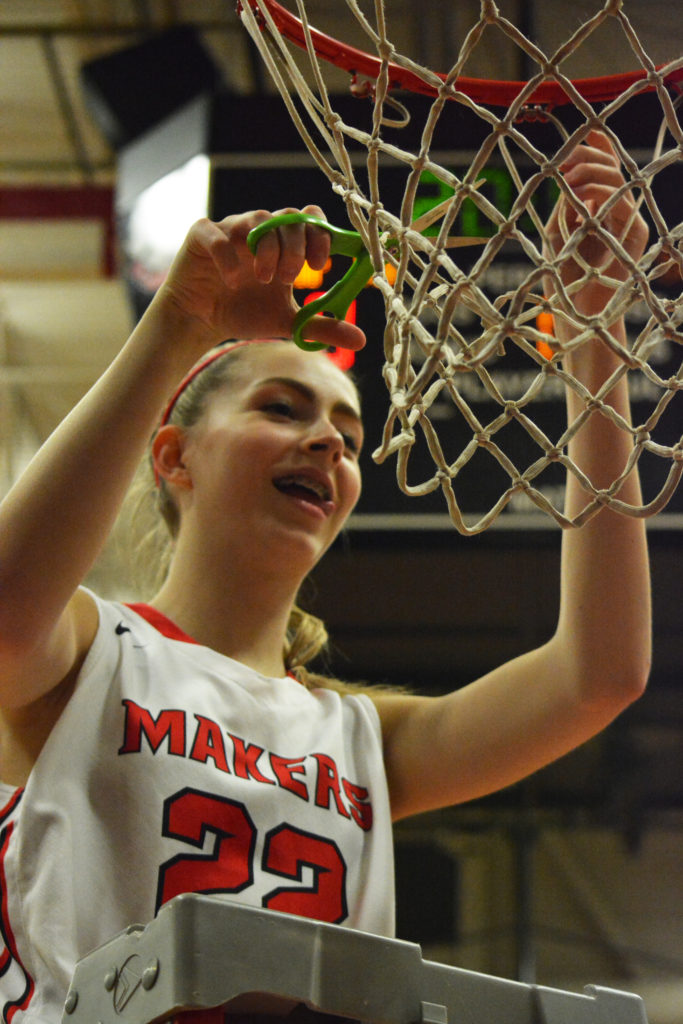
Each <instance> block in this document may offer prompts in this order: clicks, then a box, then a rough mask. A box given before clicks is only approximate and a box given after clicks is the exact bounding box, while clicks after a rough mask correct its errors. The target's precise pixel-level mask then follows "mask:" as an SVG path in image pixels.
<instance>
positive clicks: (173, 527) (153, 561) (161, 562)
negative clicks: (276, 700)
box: [118, 342, 374, 693]
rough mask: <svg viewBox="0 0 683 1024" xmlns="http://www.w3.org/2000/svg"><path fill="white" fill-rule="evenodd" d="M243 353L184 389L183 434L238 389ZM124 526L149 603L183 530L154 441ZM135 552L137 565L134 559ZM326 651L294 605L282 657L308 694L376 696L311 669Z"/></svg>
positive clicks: (314, 622)
mask: <svg viewBox="0 0 683 1024" xmlns="http://www.w3.org/2000/svg"><path fill="white" fill-rule="evenodd" d="M283 344H286V343H284V342H283ZM244 351H245V349H244V347H243V346H242V345H237V346H235V347H234V348H231V347H230V346H226V347H224V351H223V352H222V354H221V357H220V358H216V359H215V360H213V361H212V362H210V363H208V365H207V366H206V367H205V368H204V369H202V371H201V372H200V373H198V374H195V375H194V376H189V377H188V382H187V385H186V386H181V388H180V389H179V391H178V392H177V393H176V396H175V398H174V400H173V404H172V407H171V408H170V410H169V411H168V413H167V416H166V420H165V421H166V422H168V423H173V424H177V425H178V426H181V427H183V428H184V429H188V428H189V427H191V426H192V425H193V424H195V423H196V422H197V421H198V420H199V418H200V417H201V415H202V413H203V412H204V409H205V408H206V403H207V401H208V398H209V396H210V395H212V394H213V393H214V392H216V391H217V390H219V389H220V388H223V387H228V386H230V385H231V384H233V383H234V381H235V376H236V375H235V368H236V366H237V364H238V363H239V361H240V360H241V359H242V358H243V354H244ZM123 522H124V523H125V526H124V527H119V531H118V532H119V535H120V536H121V537H123V536H125V539H126V545H125V547H126V554H127V556H128V558H127V560H128V562H129V563H130V568H129V571H130V576H131V580H132V582H133V584H134V586H135V587H136V590H137V591H138V593H139V594H140V596H141V597H143V598H145V599H148V598H149V597H151V596H152V595H153V594H154V593H156V591H157V590H158V589H159V587H160V586H161V584H162V583H163V581H164V579H165V578H166V575H167V574H168V570H169V566H170V564H171V559H172V556H173V544H174V541H175V538H176V537H177V534H178V529H179V526H180V515H179V511H178V508H177V506H176V504H175V501H174V500H173V496H172V494H171V492H170V489H169V488H168V487H167V485H166V483H165V481H164V480H163V479H160V480H158V481H157V480H156V479H155V475H154V469H153V464H152V455H151V441H150V446H149V449H148V452H147V455H146V457H145V459H144V460H143V462H142V463H141V465H140V467H139V469H138V472H137V474H136V477H135V479H134V481H133V484H132V486H131V488H130V490H129V494H128V497H127V499H126V504H125V509H124V512H123ZM131 534H134V536H135V537H136V540H135V543H131ZM133 551H134V552H135V558H134V560H133V559H132V558H131V553H132V552H133ZM327 649H328V634H327V629H326V628H325V624H324V623H323V621H322V620H321V619H319V618H318V617H317V616H316V615H312V614H311V613H310V612H307V611H304V610H303V609H302V608H300V607H299V606H298V604H295V605H294V607H293V608H292V611H291V613H290V617H289V623H288V628H287V634H286V637H285V644H284V652H283V653H284V662H285V667H286V669H287V671H288V672H291V673H292V674H293V675H295V676H296V677H297V679H299V680H300V681H301V682H302V683H303V684H304V685H305V686H306V687H307V688H309V689H315V688H316V687H325V688H327V689H333V690H336V691H338V692H342V693H347V692H354V693H357V692H361V691H365V690H368V689H372V690H373V692H374V688H372V687H370V688H368V687H366V686H364V685H362V684H361V685H356V684H350V683H345V682H343V681H342V680H339V679H334V678H331V677H328V676H324V675H320V674H318V673H316V672H313V671H311V670H309V669H308V668H307V667H306V666H307V665H309V664H310V663H311V662H312V661H314V659H315V658H317V657H319V656H320V655H321V654H324V653H325V652H326V651H327Z"/></svg>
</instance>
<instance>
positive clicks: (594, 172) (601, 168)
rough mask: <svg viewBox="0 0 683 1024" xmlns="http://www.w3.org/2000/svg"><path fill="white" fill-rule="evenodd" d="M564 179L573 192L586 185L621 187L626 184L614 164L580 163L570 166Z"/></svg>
mask: <svg viewBox="0 0 683 1024" xmlns="http://www.w3.org/2000/svg"><path fill="white" fill-rule="evenodd" d="M564 180H565V181H566V183H567V184H568V185H569V187H570V188H571V190H572V191H573V192H576V190H577V189H579V188H581V187H582V186H584V185H593V184H595V185H602V186H606V187H608V188H609V187H611V188H619V187H620V186H621V185H623V184H624V177H623V175H622V173H621V171H620V170H619V168H618V167H616V166H615V165H614V164H608V165H607V164H595V163H580V164H576V165H575V166H574V167H570V168H569V170H568V171H567V172H566V173H565V175H564Z"/></svg>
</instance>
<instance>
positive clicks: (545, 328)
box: [536, 313, 555, 359]
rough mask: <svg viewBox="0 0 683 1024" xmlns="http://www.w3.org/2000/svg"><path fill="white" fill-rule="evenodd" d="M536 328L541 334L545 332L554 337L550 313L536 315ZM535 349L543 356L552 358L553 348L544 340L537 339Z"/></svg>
mask: <svg viewBox="0 0 683 1024" xmlns="http://www.w3.org/2000/svg"><path fill="white" fill-rule="evenodd" d="M536 330H537V331H540V332H541V334H547V335H548V337H549V338H554V337H555V320H554V317H553V314H552V313H539V314H538V316H537V317H536ZM536 350H537V351H538V352H539V353H540V354H541V355H542V356H543V357H544V358H545V359H552V357H553V349H552V346H551V345H549V344H548V343H547V342H546V341H537V342H536Z"/></svg>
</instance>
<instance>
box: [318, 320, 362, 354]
mask: <svg viewBox="0 0 683 1024" xmlns="http://www.w3.org/2000/svg"><path fill="white" fill-rule="evenodd" d="M303 336H304V340H305V341H319V342H320V343H321V344H323V345H331V346H332V347H333V348H348V349H352V350H353V351H358V350H359V349H361V348H363V347H364V346H365V334H364V333H363V331H361V329H360V327H356V325H355V324H350V323H349V322H348V321H347V320H335V319H333V318H332V317H329V316H313V317H311V319H310V320H309V321H308V322H307V323H306V324H305V326H304V329H303Z"/></svg>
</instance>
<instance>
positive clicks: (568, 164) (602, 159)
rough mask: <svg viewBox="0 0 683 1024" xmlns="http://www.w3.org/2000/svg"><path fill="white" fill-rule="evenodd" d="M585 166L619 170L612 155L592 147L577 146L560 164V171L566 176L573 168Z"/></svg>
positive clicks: (618, 165) (617, 163) (616, 161)
mask: <svg viewBox="0 0 683 1024" xmlns="http://www.w3.org/2000/svg"><path fill="white" fill-rule="evenodd" d="M582 164H586V165H588V166H592V167H609V168H612V169H616V170H619V168H620V164H619V161H618V160H617V158H616V156H615V155H614V153H612V152H610V153H606V152H605V151H604V150H602V149H598V148H596V147H594V146H577V147H576V149H574V150H572V152H571V153H570V154H569V156H568V157H567V158H566V159H565V160H563V161H562V163H561V164H560V171H561V172H562V173H563V174H565V175H566V174H567V172H568V171H570V170H571V169H572V168H573V167H579V166H581V165H582Z"/></svg>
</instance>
